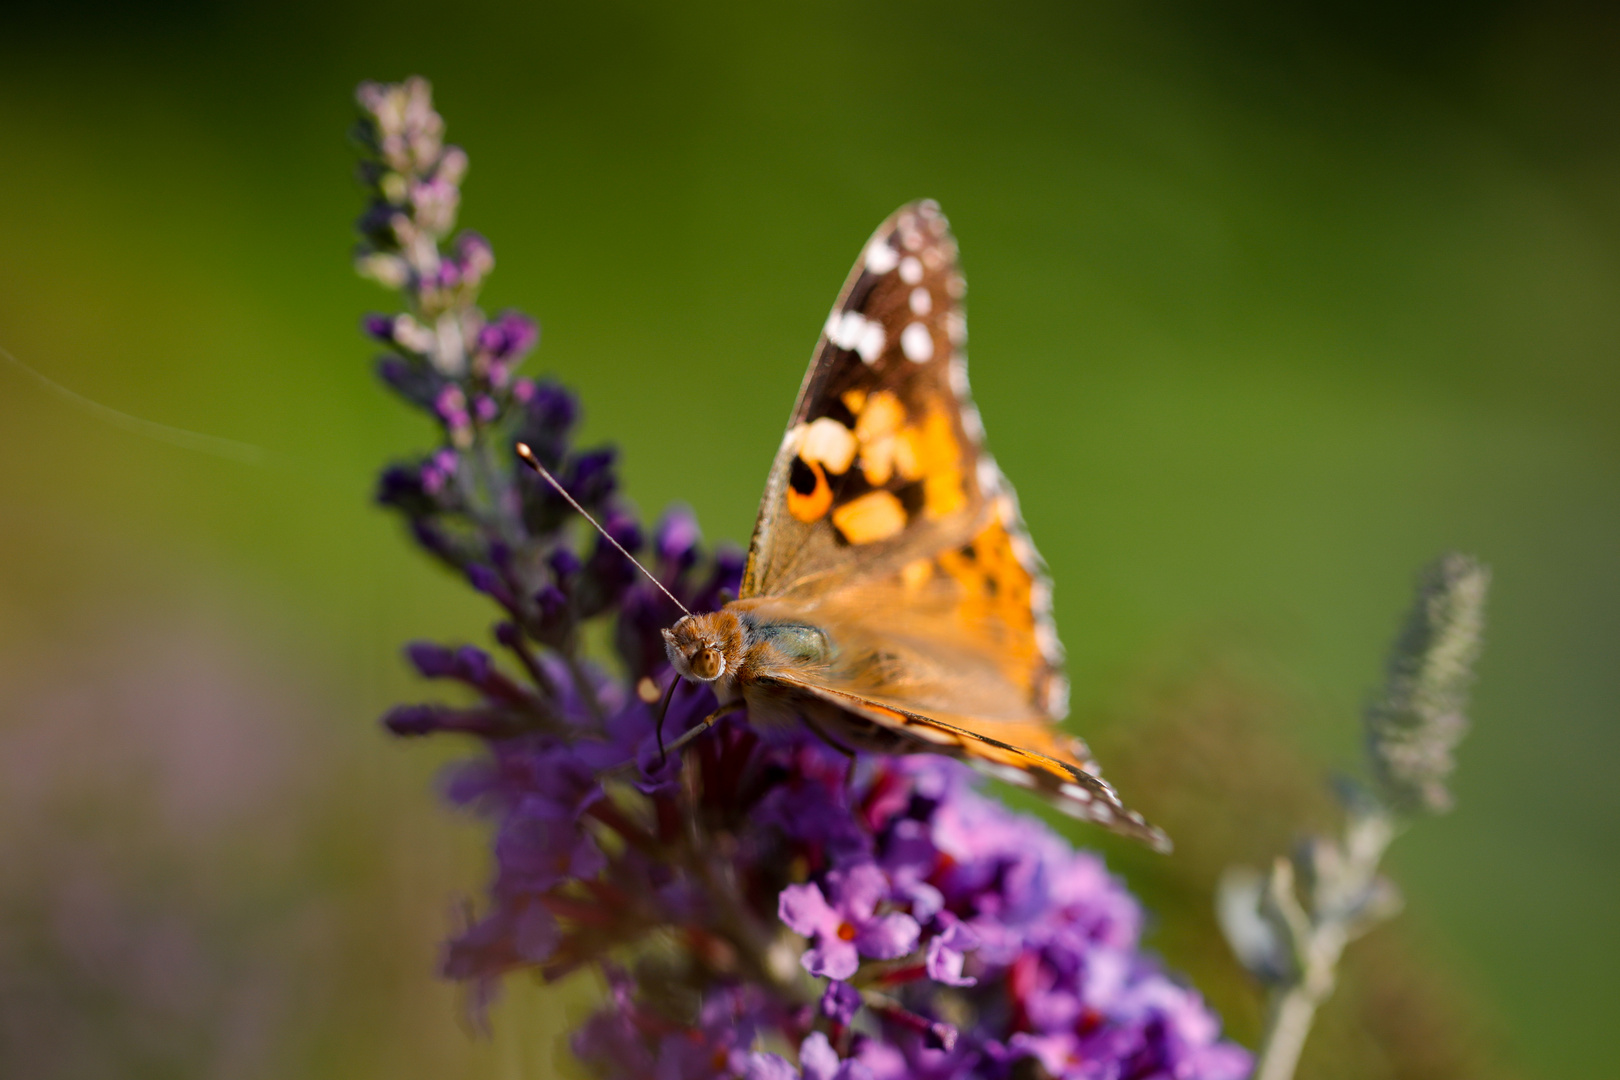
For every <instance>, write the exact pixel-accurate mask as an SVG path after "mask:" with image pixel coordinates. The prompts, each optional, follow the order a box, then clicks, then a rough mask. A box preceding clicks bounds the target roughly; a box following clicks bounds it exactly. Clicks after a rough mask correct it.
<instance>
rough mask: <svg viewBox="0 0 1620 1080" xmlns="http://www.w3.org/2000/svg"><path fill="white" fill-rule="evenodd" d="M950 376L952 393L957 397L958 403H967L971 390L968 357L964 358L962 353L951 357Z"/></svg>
mask: <svg viewBox="0 0 1620 1080" xmlns="http://www.w3.org/2000/svg"><path fill="white" fill-rule="evenodd" d="M949 375H950V380H951V392H952V393H953V394H955V395H956V399H957V400H958V401H966V400H967V399H968V390H969V387H968V374H967V357H965V356H963V355H962V354H961V353H956V354H954V355H953V356H952V357H951V366H950V369H949Z"/></svg>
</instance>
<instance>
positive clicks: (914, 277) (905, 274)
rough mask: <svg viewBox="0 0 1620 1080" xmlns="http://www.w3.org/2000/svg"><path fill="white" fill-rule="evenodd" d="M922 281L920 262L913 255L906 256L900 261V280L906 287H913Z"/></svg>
mask: <svg viewBox="0 0 1620 1080" xmlns="http://www.w3.org/2000/svg"><path fill="white" fill-rule="evenodd" d="M922 279H923V266H922V262H921V261H920V260H919V259H918V258H917V256H915V255H907V256H906V257H905V258H903V259H901V260H900V280H901V281H903V282H905V283H906V284H907V285H915V284H917V283H918V282H919V281H921V280H922Z"/></svg>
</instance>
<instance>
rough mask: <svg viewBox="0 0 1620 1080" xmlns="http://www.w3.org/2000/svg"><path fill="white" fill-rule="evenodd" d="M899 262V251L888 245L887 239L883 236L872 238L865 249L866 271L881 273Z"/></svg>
mask: <svg viewBox="0 0 1620 1080" xmlns="http://www.w3.org/2000/svg"><path fill="white" fill-rule="evenodd" d="M899 262H900V253H899V252H898V251H896V250H894V248H893V247H891V246H890V244H889V241H888V240H887V239H885V238H883V237H879V238H878V239H876V240H873V241H872V243H871V244H870V245H868V246H867V249H866V272H867V273H869V274H878V275H883V274H887V273H888V272H889V271H890V270H893V269H894V268H895V267H896V266H897V265H899Z"/></svg>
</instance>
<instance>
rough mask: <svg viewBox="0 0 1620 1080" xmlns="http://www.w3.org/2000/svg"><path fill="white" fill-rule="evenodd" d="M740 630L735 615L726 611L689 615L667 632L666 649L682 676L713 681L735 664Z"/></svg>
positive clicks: (697, 680)
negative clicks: (736, 642) (735, 647)
mask: <svg viewBox="0 0 1620 1080" xmlns="http://www.w3.org/2000/svg"><path fill="white" fill-rule="evenodd" d="M737 633H738V628H737V625H736V617H735V616H732V615H729V614H728V613H726V612H712V613H708V614H702V615H687V616H685V617H684V618H682V619H680V620H679V621H678V622H676V624H675V625H674V626H672V627H670V628H669V629H668V630H665V631H664V651H665V652H667V653H668V654H669V662H670V663H671V664H672V665H674V667H675V670H676V671H677V672H679V673H680V675H681V677H682V678H687V679H691V680H693V681H694V682H706V683H709V682H714V681H715V680H716V679H720V678H723V677H724V676H725V675H727V674H728V673H730V672H731V671H732V669H733V668H734V667H735V663H734V662H733V661H732V660H731V659H730V658H731V656H732V654H733V653H734V649H733V647H732V646H733V642H734V641H735V639H736V637H737Z"/></svg>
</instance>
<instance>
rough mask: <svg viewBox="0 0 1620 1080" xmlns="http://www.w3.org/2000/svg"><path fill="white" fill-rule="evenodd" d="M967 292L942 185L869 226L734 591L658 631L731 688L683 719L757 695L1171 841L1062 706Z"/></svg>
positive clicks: (866, 740) (832, 729)
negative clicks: (982, 404)
mask: <svg viewBox="0 0 1620 1080" xmlns="http://www.w3.org/2000/svg"><path fill="white" fill-rule="evenodd" d="M963 292H964V283H963V279H962V275H961V272H960V271H959V270H958V268H957V260H956V241H955V240H954V239H953V238H952V237H951V233H950V229H949V227H948V225H947V223H946V221H945V217H944V215H942V214H941V213H940V211H939V207H938V205H937V204H935V203H933V202H931V201H926V202H919V203H913V204H912V205H909V206H906V207H903V208H902V209H900V210H899V211H898V212H897V213H895V214H894V215H893V216H892V217H891V218H889V220H888V221H886V222H884V223H883V225H882V226H881V227H880V228H879V229H878V231H877V233H876V234H875V235H873V237H872V239H871V240H870V241H869V242H868V243H867V245H866V249H865V251H864V253H863V254H862V257H861V259H860V261H859V262H858V263H857V264H856V266H855V268H854V270H853V271H851V273H850V275H849V279H848V280H847V281H846V282H845V283H844V289H843V292H842V293H841V294H840V295H839V298H838V303H837V304H836V305H835V306H834V308H833V311H832V315H831V316H830V317H829V318H828V320H827V326H826V329H825V330H824V331H823V333H822V336H821V341H820V342H819V344H818V345H817V347H816V352H815V357H814V359H813V360H812V361H811V363H810V370H809V371H808V372H807V373H806V374H805V378H804V383H803V385H802V386H801V387H800V389H799V400H798V403H797V404H796V405H794V407H793V416H792V419H791V420H790V421H789V423H788V430H787V435H786V436H785V437H784V438H783V440H782V446H781V449H780V450H778V451H777V455H776V461H775V463H774V464H773V465H772V466H771V472H770V477H769V479H767V480H766V482H765V495H764V498H763V500H762V501H761V503H760V509H759V519H758V522H757V523H756V525H755V526H754V537H753V543H752V545H751V546H750V549H749V552H748V563H747V566H746V568H745V570H744V571H743V580H742V588H741V590H740V595H739V597H738V598H737V599H736V600H734V601H732V602H731V603H728V604H727V605H726V606H725V607H724V608H722V609H721V610H720V611H717V612H712V613H705V614H695V615H694V614H689V615H687V616H685V617H684V618H682V619H680V620H679V621H678V622H676V623H675V625H674V626H673V627H671V628H670V629H668V630H665V631H664V639H665V645H666V648H667V650H668V653H669V658H670V662H671V663H672V664H673V665H674V666H675V670H676V671H677V672H679V673H680V675H681V676H683V677H685V678H687V679H690V680H693V681H696V682H700V683H708V684H710V685H711V686H712V687H713V688H714V691H715V693H716V695H717V696H718V697H719V699H720V701H721V703H722V707H721V709H720V710H719V711H718V712H717V713H715V714H714V715H713V716H711V717H710V718H709V719H708V720H706V721H705V723H704V724H703V725H700V727H699V728H695V729H693V730H691V731H689V732H688V733H687V735H686V736H683V738H682V740H681V741H682V742H685V741H686V740H687V739H688V738H690V737H691V736H693V735H695V734H697V732H698V731H700V730H702V729H703V728H704V727H706V726H707V725H708V724H711V723H713V722H714V721H715V720H717V719H719V717H720V716H722V715H724V714H726V713H728V712H732V711H737V710H741V709H745V708H746V709H747V711H748V719H749V722H750V723H753V724H755V725H761V726H765V725H771V724H782V723H793V722H798V721H803V722H804V723H807V724H808V725H809V726H810V727H811V728H812V730H814V731H816V732H817V733H818V734H819V735H821V736H822V737H823V738H824V739H826V740H827V741H828V742H830V743H832V744H833V745H835V746H842V747H845V748H857V749H863V750H875V751H880V752H887V753H912V752H917V751H929V752H934V753H942V754H949V755H951V756H954V757H958V758H961V759H964V760H966V761H968V762H970V763H971V764H973V765H975V766H977V767H978V768H980V769H981V770H983V771H985V772H988V773H990V774H991V775H993V776H996V777H998V778H1000V779H1003V780H1007V781H1011V782H1013V783H1016V784H1019V785H1022V786H1024V787H1029V788H1034V789H1036V790H1037V791H1039V792H1041V793H1042V794H1044V795H1045V796H1047V797H1048V798H1049V799H1050V800H1051V801H1052V802H1053V803H1054V804H1055V805H1056V806H1058V807H1059V808H1060V809H1062V810H1064V811H1065V812H1067V813H1069V814H1071V815H1073V816H1074V817H1077V818H1081V819H1083V820H1087V821H1093V822H1096V823H1098V824H1101V825H1104V826H1106V827H1107V828H1110V829H1113V830H1114V831H1116V832H1119V833H1123V834H1125V835H1127V836H1131V837H1134V838H1136V839H1138V840H1142V841H1145V842H1146V843H1148V844H1150V845H1152V846H1154V847H1156V848H1159V849H1160V850H1168V848H1169V840H1168V839H1167V838H1166V836H1165V835H1164V833H1163V832H1161V831H1160V830H1159V829H1157V828H1155V827H1154V826H1152V825H1149V824H1148V823H1147V822H1146V821H1144V820H1143V819H1142V817H1141V815H1140V814H1137V813H1136V812H1134V811H1132V810H1128V809H1126V808H1125V807H1124V806H1123V805H1122V804H1121V803H1120V800H1119V797H1118V796H1117V795H1116V794H1115V793H1114V790H1113V788H1111V787H1110V786H1109V785H1108V784H1107V783H1105V782H1104V781H1103V780H1102V779H1101V778H1100V777H1099V776H1098V775H1097V768H1096V765H1095V764H1094V763H1093V762H1092V760H1091V757H1090V754H1089V752H1088V751H1087V749H1086V747H1085V744H1084V743H1083V742H1081V741H1080V740H1078V739H1075V738H1072V737H1069V736H1066V735H1065V734H1064V733H1063V732H1062V731H1061V730H1060V729H1059V728H1058V726H1057V724H1058V721H1060V720H1061V719H1062V718H1063V716H1064V714H1065V713H1066V712H1067V708H1068V700H1067V699H1068V684H1067V682H1066V680H1065V679H1064V677H1063V673H1062V664H1063V647H1062V645H1061V644H1060V643H1059V642H1058V638H1057V632H1056V629H1055V628H1054V626H1053V622H1052V615H1051V591H1052V590H1051V582H1050V579H1049V578H1048V577H1047V576H1046V572H1045V567H1044V564H1043V563H1042V561H1041V558H1040V556H1039V555H1038V554H1037V553H1036V551H1035V547H1034V545H1033V544H1032V543H1031V542H1030V538H1029V534H1028V532H1027V531H1026V530H1025V528H1024V524H1023V521H1022V519H1021V518H1020V516H1019V513H1018V501H1017V497H1016V496H1015V495H1014V493H1013V489H1012V486H1011V485H1010V484H1009V483H1008V482H1007V479H1006V478H1005V477H1004V476H1003V475H1002V474H1001V470H1000V469H999V468H997V467H996V463H995V459H993V458H992V457H991V456H990V454H989V452H988V451H986V450H985V448H984V445H983V438H984V428H983V425H982V424H981V423H980V420H979V412H978V410H977V409H976V408H975V407H974V405H973V402H972V400H971V398H970V397H969V394H968V380H967V362H966V359H965V357H964V355H963V344H964V342H965V340H966V330H967V324H966V322H965V320H964V318H963V315H962V295H963ZM524 449H526V448H520V452H522V450H524ZM525 457H526V458H528V455H527V454H525ZM531 464H533V465H535V466H536V468H538V467H539V466H538V463H536V462H533V461H532V460H531ZM542 471H543V470H542ZM671 692H673V686H672V687H671Z"/></svg>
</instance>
